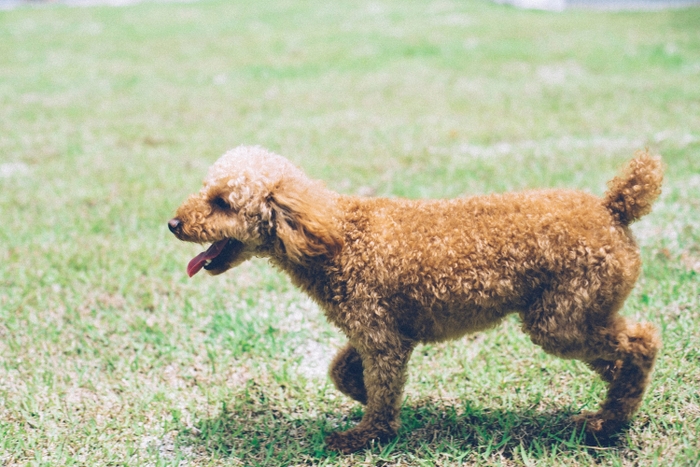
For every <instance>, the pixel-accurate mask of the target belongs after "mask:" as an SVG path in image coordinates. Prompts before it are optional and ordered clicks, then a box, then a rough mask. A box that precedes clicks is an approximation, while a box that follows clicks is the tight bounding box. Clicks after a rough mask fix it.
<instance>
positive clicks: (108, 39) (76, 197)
mask: <svg viewBox="0 0 700 467" xmlns="http://www.w3.org/2000/svg"><path fill="white" fill-rule="evenodd" d="M698 82H700V9H686V10H673V11H663V12H656V13H601V12H587V11H569V12H565V13H544V12H533V11H520V10H515V9H512V8H509V7H506V6H499V5H495V4H491V3H487V2H481V1H469V2H463V1H456V0H442V1H439V2H422V1H412V0H404V1H400V2H399V1H397V0H381V1H377V2H371V3H369V2H354V1H351V2H330V3H329V2H322V1H318V0H305V1H286V0H281V1H276V2H229V1H223V0H221V1H202V2H196V3H171V4H162V3H143V4H138V5H132V6H128V7H122V8H114V7H107V6H102V7H100V6H95V7H89V8H67V7H62V6H60V5H50V6H45V7H37V8H29V7H27V8H19V9H16V10H12V11H0V220H1V222H0V246H1V248H0V260H1V261H0V463H2V464H3V465H8V466H14V465H32V466H44V465H46V466H49V465H50V466H54V465H91V466H101V465H134V466H136V465H138V466H141V465H153V466H166V465H197V466H199V465H203V466H204V465H206V466H209V465H307V464H313V465H341V466H342V465H348V466H349V465H416V466H422V465H426V466H427V465H430V466H432V465H461V464H473V465H503V466H519V465H526V466H531V465H542V466H549V465H567V466H570V465H591V464H600V465H611V466H618V465H624V466H627V465H630V466H632V465H634V466H636V465H678V466H687V465H697V464H698V463H700V443H699V442H698V439H700V436H699V435H700V397H699V396H698V386H699V385H700V352H699V351H698V342H700V324H698V323H700V305H699V301H700V296H699V294H698V289H699V288H700V287H699V284H698V282H699V281H698V277H699V274H700V201H699V200H700V130H698V129H699V128H700V86H698V85H697V83H698ZM243 143H246V144H261V145H264V146H266V147H269V148H271V149H273V150H275V151H278V152H280V153H281V154H283V155H285V156H287V157H289V158H291V159H292V160H294V161H295V162H297V163H298V164H299V165H300V166H302V167H303V168H304V169H305V170H306V171H307V172H308V173H310V174H311V175H312V176H314V177H317V178H322V179H324V180H325V181H326V182H327V184H328V185H329V186H330V187H331V188H333V189H336V190H338V191H341V192H344V193H364V194H376V195H389V196H407V197H413V198H417V197H451V196H459V195H464V194H473V193H485V192H497V191H505V190H511V189H521V188H527V187H542V186H567V187H575V188H580V189H585V190H589V191H591V192H594V193H602V191H603V190H604V187H605V182H606V181H607V180H608V179H610V178H611V177H612V176H613V175H614V173H615V172H616V170H617V168H618V167H619V166H620V165H621V164H623V163H624V161H625V160H627V159H628V158H630V157H631V155H632V154H633V152H634V151H635V150H637V149H640V148H643V147H645V146H646V147H649V148H651V149H652V150H653V151H654V152H658V153H660V154H662V155H663V156H664V160H665V162H666V164H667V165H668V170H667V179H666V182H665V186H664V194H663V195H662V198H661V200H660V201H659V202H658V203H657V205H656V207H655V210H654V212H653V213H652V214H651V215H649V216H647V217H646V218H645V219H643V220H642V221H641V222H640V223H638V224H636V225H635V226H634V231H635V233H636V234H637V236H638V238H639V243H640V245H641V248H642V253H643V257H644V262H645V269H644V274H643V277H642V278H641V279H640V281H639V284H638V286H637V288H636V289H635V291H634V293H633V295H632V296H631V297H630V299H629V300H628V301H627V303H626V305H625V309H624V313H625V314H626V315H629V316H632V317H634V318H637V319H644V320H649V321H652V322H654V323H656V324H657V325H658V326H659V327H660V329H661V330H662V332H663V339H664V348H663V350H662V353H661V356H660V358H659V361H658V364H657V370H656V372H655V375H654V379H653V381H652V383H651V386H650V389H649V392H648V394H647V396H646V398H645V402H644V404H643V406H642V408H641V410H640V412H639V414H638V416H637V417H636V418H635V419H634V421H633V423H632V424H631V427H630V429H629V431H628V432H627V433H626V434H625V435H624V436H623V437H621V438H620V439H619V440H617V441H616V442H615V443H613V444H611V445H606V446H588V445H586V444H584V443H583V442H582V440H581V437H580V433H578V432H577V431H576V430H575V428H574V427H573V426H572V425H571V424H570V422H569V418H568V417H569V416H570V415H572V414H576V413H578V412H579V411H581V410H585V409H593V408H595V407H596V405H597V403H598V402H599V400H600V398H601V396H602V393H603V391H604V386H603V384H602V383H601V382H600V381H598V380H597V379H596V378H595V377H594V376H593V375H592V373H591V372H590V371H589V370H587V369H586V368H585V367H584V366H583V365H582V364H580V363H578V362H572V361H562V360H558V359H555V358H551V357H549V356H547V355H546V354H544V353H543V352H542V351H541V350H539V349H538V348H536V347H535V346H533V345H532V344H531V343H530V342H529V340H528V339H527V338H526V337H525V336H523V335H522V334H521V333H520V332H519V330H518V323H517V321H516V320H515V319H513V320H508V321H507V322H506V323H505V325H504V326H502V327H500V328H498V329H496V330H493V331H489V332H486V333H483V334H479V335H476V336H470V337H467V338H464V339H461V340H459V341H456V342H450V343H445V344H440V345H429V346H423V347H421V348H419V349H418V350H417V351H416V352H415V354H414V357H413V359H412V362H411V367H410V378H409V383H408V386H407V389H406V395H405V402H404V404H403V408H402V412H401V417H402V421H403V427H404V428H403V429H402V431H401V435H400V437H399V438H398V439H397V440H396V441H395V442H392V443H390V444H388V445H384V446H374V447H373V448H371V449H369V450H367V451H364V452H360V453H358V454H355V455H352V456H340V455H338V454H335V453H332V452H328V451H326V450H325V447H324V443H323V438H324V436H325V435H326V434H328V433H329V432H330V431H333V430H336V429H342V428H345V427H348V426H351V425H352V424H353V423H355V422H356V421H357V420H359V418H360V417H361V413H362V412H361V408H360V407H359V406H357V405H355V404H352V403H350V402H349V401H348V400H347V399H346V398H344V397H342V396H341V395H340V394H339V393H338V392H337V391H336V390H335V389H334V388H333V386H332V384H330V382H329V381H328V378H327V377H326V376H325V371H326V370H325V367H326V365H327V363H328V362H329V360H330V358H331V357H332V354H333V352H334V349H336V348H338V347H339V346H341V345H342V344H343V338H342V336H341V335H339V334H338V333H337V332H336V331H335V330H334V329H333V328H332V327H331V326H330V325H328V324H327V323H326V322H325V320H324V318H323V316H322V314H321V313H320V312H319V310H318V309H317V307H316V306H315V305H314V304H313V303H311V302H310V301H309V300H308V299H307V298H306V297H304V296H303V295H301V294H300V293H299V292H297V291H296V290H295V289H294V288H293V287H292V286H291V285H290V283H289V282H288V280H287V279H286V278H285V277H284V276H282V275H280V274H279V273H277V272H276V271H275V270H273V269H271V268H270V267H269V266H268V265H267V264H266V263H264V262H261V261H252V262H250V263H247V264H245V265H243V266H241V267H240V268H239V269H236V270H234V271H232V272H230V273H228V274H226V275H224V276H223V277H217V278H211V277H205V276H202V277H200V276H197V277H196V278H194V279H192V280H189V279H187V277H186V274H185V264H186V262H187V260H188V259H189V258H190V257H191V256H193V255H194V254H195V252H197V251H198V248H197V247H194V246H188V245H184V244H182V243H180V242H177V241H176V240H175V239H174V238H172V236H171V235H170V234H169V232H168V231H167V228H166V224H165V223H166V221H167V220H168V219H169V218H170V216H171V215H172V213H173V211H174V209H175V207H176V206H177V205H178V204H179V203H180V202H181V201H182V200H183V199H184V197H185V196H186V195H187V194H188V193H190V192H192V191H194V190H196V189H197V188H198V186H199V183H200V180H201V179H202V178H203V176H204V173H205V170H206V168H207V167H208V166H209V164H210V163H211V162H212V161H213V160H215V159H216V158H217V157H218V156H219V155H220V154H221V153H222V152H224V151H225V150H226V149H228V148H230V147H233V146H235V145H238V144H243Z"/></svg>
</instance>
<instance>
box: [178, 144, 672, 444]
mask: <svg viewBox="0 0 700 467" xmlns="http://www.w3.org/2000/svg"><path fill="white" fill-rule="evenodd" d="M662 178H663V173H662V165H661V161H660V160H659V159H658V158H654V157H650V156H649V155H648V154H646V153H638V154H637V156H636V157H635V158H634V159H633V160H632V161H630V163H629V165H628V166H627V168H626V169H625V171H624V172H623V173H622V175H620V176H618V177H616V178H614V179H613V180H612V181H611V182H610V183H609V189H608V191H607V192H606V194H605V196H604V197H603V198H602V199H601V198H598V197H595V196H593V195H590V194H587V193H583V192H579V191H566V190H533V191H524V192H520V193H506V194H494V195H489V196H473V197H468V198H459V199H450V200H408V199H398V198H392V199H385V198H362V197H354V196H345V195H340V194H337V193H334V192H332V191H330V190H328V189H326V188H325V187H324V185H323V184H322V183H320V182H317V181H314V180H311V179H309V178H308V177H306V176H305V175H304V174H303V173H302V172H301V170H299V169H298V168H296V167H295V166H294V165H292V164H291V163H290V162H289V161H288V160H286V159H285V158H283V157H281V156H278V155H275V154H272V153H270V152H268V151H266V150H264V149H262V148H260V147H239V148H236V149H234V150H232V151H229V152H228V153H226V154H225V155H224V156H222V157H221V158H220V159H219V160H218V161H217V162H216V163H215V164H214V165H213V166H212V167H211V168H210V169H209V173H208V176H207V178H206V179H205V181H204V187H203V188H202V189H201V191H200V192H199V193H197V194H194V195H191V196H190V197H189V198H188V199H187V200H186V201H185V202H184V203H183V204H182V206H180V207H179V209H178V210H177V213H176V217H175V218H173V219H171V220H170V222H169V228H170V230H171V231H172V232H173V233H174V234H175V235H176V236H177V237H178V238H179V239H181V240H184V241H189V242H197V243H212V245H211V246H210V247H209V249H208V250H207V251H205V252H203V253H201V254H200V255H198V256H197V257H196V258H194V259H193V260H192V261H191V262H190V265H189V267H188V273H189V274H190V275H193V274H195V273H196V272H197V271H199V270H200V269H201V268H205V269H206V270H208V272H209V273H210V274H220V273H223V272H224V271H226V270H228V269H230V268H232V267H234V266H236V265H238V264H240V263H241V262H243V261H245V260H247V259H249V258H251V257H253V256H260V257H266V258H269V260H270V262H271V263H272V264H274V265H275V266H276V267H278V268H280V269H281V270H283V271H285V272H286V273H287V274H289V276H290V277H291V279H292V281H293V282H294V284H296V285H297V286H298V287H300V288H301V289H302V290H303V291H304V292H306V293H307V294H309V295H310V296H311V297H313V299H314V300H315V301H316V302H318V304H319V305H320V306H321V308H322V309H323V310H324V312H325V314H326V316H327V317H328V319H329V320H330V321H331V322H332V323H334V324H335V325H336V326H338V328H340V329H341V330H342V332H343V333H345V335H346V336H347V337H348V343H347V345H346V346H345V347H344V348H343V349H341V350H340V352H339V353H338V355H337V356H336V357H335V359H334V360H333V363H332V365H331V369H330V376H331V378H332V380H333V382H334V383H335V385H336V387H337V388H338V390H340V391H341V392H342V393H344V394H346V395H348V396H349V397H351V398H353V399H355V400H357V401H359V402H361V403H362V404H364V405H365V412H364V416H363V418H362V420H361V421H360V423H359V424H358V425H357V426H355V427H354V428H352V429H350V430H348V431H345V432H341V433H333V434H331V435H330V436H329V437H328V439H327V443H328V445H329V447H330V448H332V449H335V450H339V451H342V452H352V451H355V450H358V449H361V448H362V447H364V446H366V445H367V444H368V443H369V442H370V441H371V440H373V439H378V440H387V439H389V438H391V437H394V436H395V435H396V433H397V429H398V427H399V420H398V411H399V404H400V403H401V394H402V391H403V387H404V384H405V382H406V365H407V362H408V360H409V358H410V356H411V352H412V351H413V349H414V348H415V346H416V345H417V344H419V343H422V342H437V341H442V340H445V339H456V338H459V337H460V336H463V335H464V334H466V333H471V332H475V331H479V330H483V329H486V328H490V327H493V326H495V325H496V324H497V323H498V322H499V321H501V320H502V319H503V318H504V317H505V316H506V315H507V314H509V313H518V314H519V315H520V318H521V320H522V329H523V331H524V332H526V333H527V334H528V335H529V336H530V339H531V340H532V342H534V343H535V344H537V345H539V346H541V347H542V348H543V349H544V350H545V351H546V352H547V353H550V354H553V355H558V356H560V357H563V358H575V359H579V360H582V361H584V362H586V363H587V364H588V365H589V366H590V367H591V368H592V369H593V370H594V371H596V372H597V373H598V374H600V376H601V377H602V378H603V380H605V381H606V382H607V383H608V392H607V397H606V398H605V400H604V401H603V403H602V406H601V408H600V410H599V411H597V412H595V413H588V414H584V415H582V416H580V417H579V420H580V421H581V422H582V423H585V425H586V429H587V430H588V431H589V432H591V433H595V434H601V435H602V434H606V433H613V432H615V431H616V430H618V429H619V428H620V427H621V426H622V425H623V424H625V423H626V422H627V421H628V420H629V419H630V418H631V416H632V415H633V414H634V412H635V411H636V410H637V409H638V407H639V405H640V402H641V400H642V395H643V393H644V390H645V387H646V386H647V382H648V380H649V375H650V372H651V370H652V367H653V365H654V359H655V357H656V353H657V350H658V349H659V347H660V340H659V337H658V334H657V331H656V329H655V328H654V327H653V326H652V325H651V324H646V323H643V324H640V323H633V322H630V321H629V320H627V319H625V318H623V317H621V316H619V315H618V311H619V310H620V308H621V307H622V304H623V302H624V301H625V299H626V297H627V296H628V294H629V293H630V291H631V290H632V288H633V286H634V283H635V281H636V280H637V277H638V275H639V272H640V269H641V261H640V257H639V250H638V248H637V246H636V244H635V241H634V239H633V237H632V234H631V232H630V230H629V228H628V225H629V224H630V223H631V222H633V221H635V220H637V219H639V218H640V217H641V216H643V215H645V214H646V213H648V212H649V211H650V210H651V204H652V202H653V201H654V199H656V197H657V196H658V195H659V193H660V187H661V182H662Z"/></svg>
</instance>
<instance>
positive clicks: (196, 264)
mask: <svg viewBox="0 0 700 467" xmlns="http://www.w3.org/2000/svg"><path fill="white" fill-rule="evenodd" d="M227 243H228V238H224V239H223V240H219V241H218V242H214V243H212V244H211V246H210V247H209V248H208V249H207V251H203V252H201V253H200V254H198V255H197V256H195V257H194V258H192V259H191V260H190V262H189V264H188V265H187V275H188V276H190V277H192V276H194V275H195V274H197V273H198V272H199V271H200V270H201V269H202V268H203V267H204V265H205V264H206V262H207V261H209V260H210V259H214V258H216V257H217V256H219V254H220V253H221V252H222V251H223V249H224V247H225V246H226V244H227Z"/></svg>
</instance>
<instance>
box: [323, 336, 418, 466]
mask: <svg viewBox="0 0 700 467" xmlns="http://www.w3.org/2000/svg"><path fill="white" fill-rule="evenodd" d="M382 337H383V338H386V337H387V336H386V335H383V336H382ZM390 337H393V339H392V338H390V339H388V340H387V341H384V342H381V343H379V344H378V345H376V344H374V343H371V344H370V345H366V344H365V345H356V344H355V343H353V347H355V348H356V349H357V352H358V353H359V355H360V356H361V357H362V368H363V379H364V386H365V389H366V393H367V402H366V406H365V414H364V416H363V417H362V420H361V421H360V423H359V424H358V425H357V426H356V427H354V428H351V429H350V430H347V431H344V432H340V433H332V434H331V435H330V436H328V438H326V442H327V444H328V447H329V448H330V449H333V450H335V451H341V452H343V453H351V452H354V451H357V450H359V449H362V448H363V447H365V446H366V445H367V444H369V443H370V441H372V440H375V439H376V440H379V441H386V440H389V439H391V438H393V437H395V436H396V433H397V431H398V428H399V424H400V422H399V416H398V415H399V406H400V404H401V394H402V393H403V387H404V384H405V383H406V366H407V364H408V360H409V358H410V356H411V352H412V351H413V344H412V343H409V342H406V341H403V340H401V339H400V338H398V337H397V336H395V335H394V336H390Z"/></svg>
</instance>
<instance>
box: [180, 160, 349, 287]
mask: <svg viewBox="0 0 700 467" xmlns="http://www.w3.org/2000/svg"><path fill="white" fill-rule="evenodd" d="M336 201H337V195H336V194H335V193H333V192H331V191H329V190H327V189H326V188H325V187H324V186H323V185H322V184H321V183H320V182H317V181H314V180H311V179H309V178H308V177H306V176H305V175H304V174H303V172H301V170H299V169H298V168H297V167H295V166H294V165H293V164H292V163H290V162H289V161H288V160H287V159H285V158H284V157H282V156H278V155H276V154H273V153H270V152H268V151H266V150H265V149H263V148H260V147H247V146H241V147H238V148H236V149H233V150H231V151H229V152H227V153H226V154H224V155H223V156H222V157H221V158H220V159H219V160H218V161H216V163H214V165H212V166H211V168H210V169H209V173H208V174H207V177H206V179H205V180H204V186H203V187H202V189H201V190H200V191H199V193H196V194H193V195H190V197H189V198H187V200H186V201H185V202H184V203H183V204H182V205H181V206H180V207H179V208H178V209H177V212H176V214H175V217H174V218H173V219H171V220H170V221H169V222H168V228H169V229H170V231H171V232H173V234H175V236H176V237H177V238H179V239H180V240H183V241H188V242H196V243H211V246H210V247H209V248H208V249H207V250H206V251H204V252H202V253H200V254H199V255H197V256H195V257H194V258H193V259H192V260H191V261H190V263H189V265H188V267H187V273H188V274H189V275H190V276H193V275H194V274H196V273H197V272H199V271H200V270H201V269H202V268H204V269H205V270H207V271H208V272H209V273H210V274H214V275H215V274H221V273H223V272H225V271H227V270H228V269H230V268H232V267H234V266H237V265H238V264H240V263H242V262H243V261H245V260H247V259H249V258H251V257H253V256H277V257H278V258H280V259H286V260H288V261H292V262H295V263H299V264H304V263H306V262H308V261H311V260H312V259H314V258H318V257H326V256H332V255H334V254H336V253H337V252H338V251H339V250H340V248H341V247H342V237H341V236H340V234H339V231H338V227H337V218H336V216H335V213H336V208H335V206H336Z"/></svg>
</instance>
